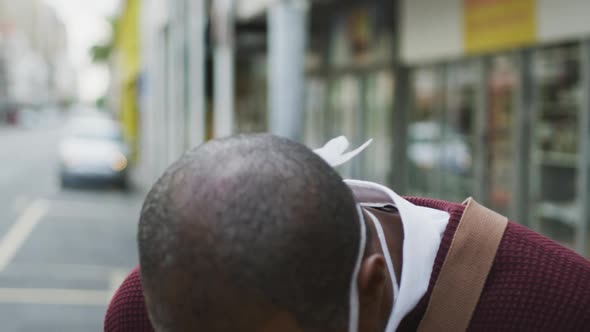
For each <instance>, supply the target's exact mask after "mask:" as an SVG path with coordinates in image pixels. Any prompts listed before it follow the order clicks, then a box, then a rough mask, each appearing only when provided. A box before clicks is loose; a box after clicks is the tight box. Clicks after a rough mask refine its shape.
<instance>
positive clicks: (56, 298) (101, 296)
mask: <svg viewBox="0 0 590 332" xmlns="http://www.w3.org/2000/svg"><path fill="white" fill-rule="evenodd" d="M110 300H111V291H100V290H81V289H52V288H0V303H8V304H15V303H19V304H52V305H86V306H106V305H108V304H109V302H110Z"/></svg>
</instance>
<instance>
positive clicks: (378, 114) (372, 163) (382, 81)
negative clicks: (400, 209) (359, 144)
mask: <svg viewBox="0 0 590 332" xmlns="http://www.w3.org/2000/svg"><path fill="white" fill-rule="evenodd" d="M365 84H366V85H365V90H364V91H365V93H364V103H365V114H364V117H365V119H364V125H365V128H364V136H365V138H364V139H363V141H364V140H367V139H369V138H372V139H373V143H372V144H371V145H370V146H369V147H368V148H367V150H365V151H364V152H363V160H364V163H363V174H362V177H363V179H366V180H369V181H375V182H377V183H381V184H384V185H388V184H390V180H391V178H390V176H391V174H390V172H391V170H392V169H393V165H392V163H393V160H392V151H393V149H392V148H393V147H392V144H393V94H394V87H393V84H394V78H393V74H392V73H391V71H390V70H381V71H376V72H372V73H369V74H368V75H367V78H366V80H365Z"/></svg>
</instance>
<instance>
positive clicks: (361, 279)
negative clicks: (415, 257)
mask: <svg viewBox="0 0 590 332" xmlns="http://www.w3.org/2000/svg"><path fill="white" fill-rule="evenodd" d="M387 280H388V279H387V266H386V265H385V258H383V255H381V254H372V255H370V256H369V257H367V258H365V259H364V260H363V262H362V264H361V268H360V271H359V276H358V289H359V304H360V319H359V331H363V332H364V331H378V329H379V328H380V327H381V326H382V324H383V322H381V316H382V311H383V308H382V304H383V294H384V292H385V288H386V283H387Z"/></svg>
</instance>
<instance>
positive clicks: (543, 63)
mask: <svg viewBox="0 0 590 332" xmlns="http://www.w3.org/2000/svg"><path fill="white" fill-rule="evenodd" d="M579 54H580V51H579V46H578V45H568V46H560V47H553V48H548V49H544V50H540V51H538V52H537V54H536V55H535V67H534V68H535V82H536V93H537V100H538V105H537V112H536V119H535V124H534V130H533V132H534V135H533V151H532V163H533V171H534V172H535V173H534V176H533V181H532V183H531V185H532V186H533V188H532V189H533V193H532V194H533V199H534V204H533V218H534V222H535V226H536V228H538V230H539V231H540V232H542V233H543V234H546V235H548V236H550V237H552V238H554V239H555V240H557V241H560V242H561V243H563V244H565V245H568V246H571V247H573V246H575V243H574V238H575V232H576V230H577V228H578V226H579V225H580V224H581V222H582V221H581V220H580V218H581V213H580V211H581V205H582V204H587V202H581V201H580V200H579V195H578V193H579V188H578V186H579V185H581V183H580V181H578V177H579V173H580V172H579V165H580V156H581V154H580V151H579V146H578V135H579V134H580V133H579V130H578V128H579V125H578V124H579V121H580V112H581V100H580V93H581V88H582V87H581V84H580V55H579Z"/></svg>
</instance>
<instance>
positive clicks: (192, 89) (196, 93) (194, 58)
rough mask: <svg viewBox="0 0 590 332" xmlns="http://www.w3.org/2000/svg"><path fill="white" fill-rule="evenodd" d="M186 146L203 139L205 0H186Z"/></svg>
mask: <svg viewBox="0 0 590 332" xmlns="http://www.w3.org/2000/svg"><path fill="white" fill-rule="evenodd" d="M187 3H188V8H187V10H188V12H189V13H190V14H189V15H188V17H189V18H190V19H189V22H188V24H189V26H188V27H189V28H188V36H187V40H188V43H189V46H188V52H189V56H188V59H189V60H188V66H189V68H188V74H189V75H188V105H187V106H188V125H187V130H188V140H189V141H188V148H191V147H194V146H198V145H200V144H201V143H203V142H204V140H205V119H206V118H205V114H206V109H205V107H206V103H205V98H206V96H205V51H206V44H205V43H206V41H205V26H206V24H205V23H206V12H205V10H206V5H205V0H188V2H187Z"/></svg>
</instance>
